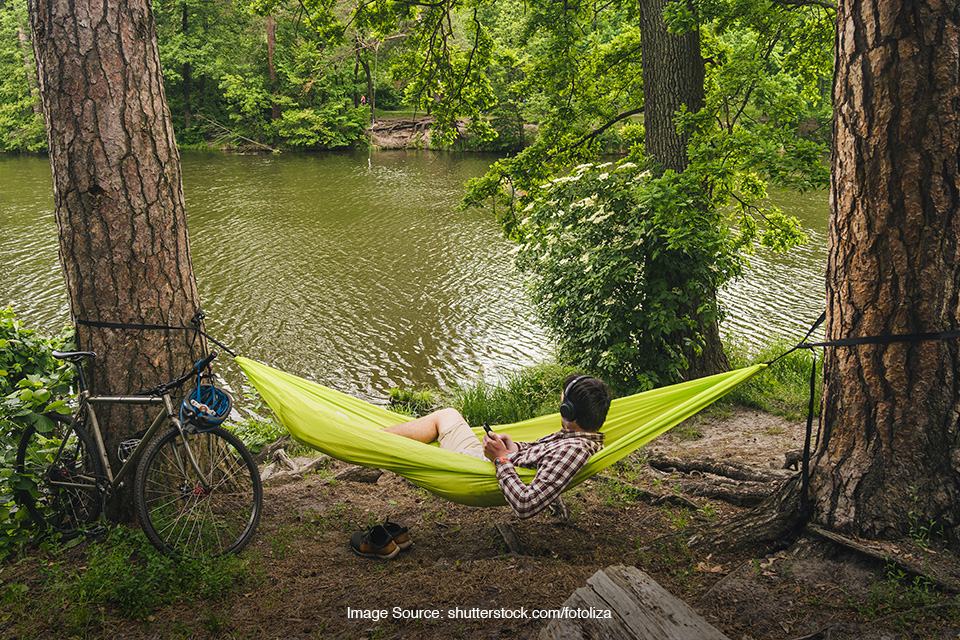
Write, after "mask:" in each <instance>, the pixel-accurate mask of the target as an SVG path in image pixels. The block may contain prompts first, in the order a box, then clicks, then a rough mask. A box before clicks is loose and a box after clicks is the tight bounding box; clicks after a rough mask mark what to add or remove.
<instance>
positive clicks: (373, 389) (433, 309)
mask: <svg viewBox="0 0 960 640" xmlns="http://www.w3.org/2000/svg"><path fill="white" fill-rule="evenodd" d="M490 161H491V158H485V157H482V156H477V155H463V156H460V155H453V154H439V153H430V152H416V153H411V152H378V153H374V154H369V155H368V154H366V153H358V154H331V155H292V154H285V155H282V156H276V157H274V156H229V155H221V154H198V153H185V154H183V176H184V193H185V198H186V204H187V214H188V222H189V226H190V234H191V235H190V238H191V250H192V252H193V259H194V266H195V270H196V274H197V280H198V282H199V286H200V294H201V300H202V301H203V305H204V310H205V311H206V313H207V322H208V329H209V331H210V332H211V334H212V335H213V336H214V337H216V338H218V339H219V340H221V341H223V342H224V343H226V344H227V345H230V346H232V347H233V348H234V349H235V350H237V351H238V352H239V353H242V354H243V355H246V356H248V357H251V358H254V359H258V360H262V361H264V362H267V363H269V364H272V365H274V366H277V367H279V368H281V369H285V370H288V371H290V372H292V373H296V374H298V375H302V376H305V377H308V378H311V379H314V380H317V381H319V382H322V383H324V384H327V385H330V386H332V387H334V388H336V389H340V390H342V391H346V392H348V393H352V394H354V395H358V396H361V397H365V398H368V399H373V398H377V399H382V398H383V396H384V395H385V392H386V390H387V389H389V388H390V387H391V386H396V385H403V386H419V385H436V386H441V387H449V386H450V385H451V384H453V383H456V382H463V381H467V380H471V379H474V378H476V377H477V376H480V375H484V376H486V377H488V378H491V377H494V376H496V375H498V374H502V373H504V372H507V371H511V370H515V369H517V368H519V367H522V366H525V365H527V364H530V363H532V362H534V361H537V360H539V359H542V358H544V357H546V356H547V354H548V353H549V351H550V346H549V344H548V340H547V339H546V338H545V333H544V330H543V329H542V328H541V327H540V326H539V325H538V324H537V322H536V321H535V320H534V319H533V318H532V311H531V307H530V305H529V303H528V301H527V300H526V297H525V294H524V291H523V287H522V279H521V277H520V276H519V274H517V273H516V271H515V270H514V268H513V266H512V262H511V259H510V255H509V253H508V251H509V249H510V245H509V244H508V243H507V242H506V241H504V240H503V239H502V238H501V237H500V235H499V229H498V227H497V224H496V221H495V220H494V219H493V217H492V216H491V215H490V214H489V213H486V212H482V211H476V210H472V211H458V210H457V203H458V202H459V200H460V197H461V196H462V193H463V183H464V182H465V181H466V180H468V179H469V178H471V177H474V176H478V175H481V174H482V173H483V172H484V171H485V170H486V168H487V166H488V165H489V163H490ZM50 184H51V183H50V169H49V162H48V161H47V159H46V158H30V157H22V158H21V157H4V156H0V265H3V268H2V269H0V304H5V303H6V302H8V301H9V302H10V303H12V304H13V306H14V309H15V311H16V312H17V314H18V316H19V317H20V318H21V319H22V320H23V321H24V322H25V324H26V325H27V326H30V327H39V328H40V329H41V330H42V331H44V332H45V333H47V334H53V333H56V332H57V331H58V329H59V328H60V326H61V325H62V324H63V323H64V322H65V321H66V319H67V315H68V310H67V300H66V292H65V289H64V286H63V281H62V276H61V274H60V268H59V264H58V261H57V243H56V228H55V224H54V220H53V214H52V208H53V199H52V195H51V186H50ZM776 199H777V200H778V201H779V202H778V204H780V205H781V206H782V207H783V208H784V209H785V210H786V211H787V213H790V214H792V215H796V216H798V217H799V218H800V219H801V221H802V222H803V224H804V225H805V227H807V229H808V230H809V232H810V235H811V240H812V241H811V243H810V244H809V245H807V246H805V247H801V248H800V249H797V250H795V251H793V252H791V253H790V254H788V255H787V256H770V255H766V254H763V253H758V254H757V255H756V256H754V257H753V259H752V267H751V269H750V270H749V271H748V272H747V274H746V276H745V278H744V279H743V280H741V281H740V282H738V283H734V284H733V285H732V286H730V287H728V288H727V289H726V290H725V291H723V292H722V298H723V300H724V301H725V302H726V303H727V307H728V316H727V319H726V320H725V322H724V324H723V331H724V333H725V334H731V333H732V334H737V335H743V336H745V337H746V339H747V340H748V341H749V342H757V341H764V340H766V339H768V338H769V337H770V336H772V335H776V334H782V335H788V336H791V337H794V336H798V335H802V334H803V332H804V329H805V328H806V325H807V324H808V323H809V322H810V321H811V320H812V319H814V318H815V317H816V316H817V315H818V314H819V313H820V310H821V309H822V306H823V297H824V296H823V282H822V280H823V278H822V272H823V264H824V262H825V244H826V241H825V229H826V219H827V215H826V211H827V204H826V195H825V194H824V193H823V192H819V193H814V194H808V195H804V196H797V195H796V194H779V195H777V196H776Z"/></svg>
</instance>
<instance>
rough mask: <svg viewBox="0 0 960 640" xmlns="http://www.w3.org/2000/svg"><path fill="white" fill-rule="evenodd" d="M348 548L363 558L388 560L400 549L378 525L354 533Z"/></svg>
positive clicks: (391, 537)
mask: <svg viewBox="0 0 960 640" xmlns="http://www.w3.org/2000/svg"><path fill="white" fill-rule="evenodd" d="M350 548H351V549H353V550H354V551H355V552H356V553H357V554H359V555H361V556H364V557H365V558H384V559H386V560H389V559H390V558H392V557H394V556H395V555H397V554H398V553H400V547H398V546H397V543H396V542H394V541H393V536H391V535H390V534H389V533H387V530H386V529H384V528H383V525H379V524H377V525H374V526H372V527H370V528H369V529H367V530H366V531H354V532H353V533H352V534H351V535H350Z"/></svg>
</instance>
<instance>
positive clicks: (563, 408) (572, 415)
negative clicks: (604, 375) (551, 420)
mask: <svg viewBox="0 0 960 640" xmlns="http://www.w3.org/2000/svg"><path fill="white" fill-rule="evenodd" d="M592 377H593V376H580V377H579V378H574V379H573V381H572V382H571V383H570V384H568V385H567V388H566V389H564V390H563V402H562V403H560V417H561V418H563V419H564V420H566V421H567V422H573V421H574V420H576V419H577V406H576V405H575V404H574V403H573V400H571V399H570V391H571V390H573V388H574V387H575V386H577V383H578V382H580V381H581V380H586V379H587V378H592Z"/></svg>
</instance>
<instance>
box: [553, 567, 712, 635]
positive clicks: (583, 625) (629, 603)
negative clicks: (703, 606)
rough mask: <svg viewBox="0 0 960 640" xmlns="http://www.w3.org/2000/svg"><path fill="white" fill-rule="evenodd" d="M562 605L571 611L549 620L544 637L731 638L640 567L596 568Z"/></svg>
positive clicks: (562, 610)
mask: <svg viewBox="0 0 960 640" xmlns="http://www.w3.org/2000/svg"><path fill="white" fill-rule="evenodd" d="M564 608H566V609H564ZM559 611H560V612H561V613H567V616H566V617H563V618H556V619H553V620H551V621H550V622H549V623H547V625H546V626H545V627H544V628H543V629H542V630H541V631H540V640H588V639H589V640H627V639H629V638H638V639H642V640H729V638H727V636H725V635H723V634H722V633H720V631H719V630H718V629H716V628H715V627H713V626H712V625H710V624H709V623H708V622H707V621H706V620H704V619H703V618H702V617H700V615H698V614H697V612H696V611H694V610H693V609H692V608H690V606H689V605H687V604H686V603H684V602H683V601H681V600H678V599H677V598H675V597H673V596H672V595H670V593H669V592H668V591H667V590H666V589H664V588H663V587H661V586H660V585H659V584H657V583H656V582H655V581H654V580H653V579H652V578H651V577H650V576H648V575H647V574H645V573H643V572H642V571H640V570H639V569H637V568H636V567H626V566H622V565H618V566H613V567H607V568H606V569H604V570H602V571H598V572H596V573H595V574H593V576H591V578H590V579H589V580H587V584H586V586H584V587H581V588H579V589H577V590H576V591H575V592H574V593H573V594H572V595H571V596H570V597H569V598H568V599H567V601H566V602H564V603H563V607H561V609H560V610H559ZM572 611H582V612H589V614H590V615H586V616H584V617H580V616H579V615H577V614H573V615H571V614H570V612H572ZM606 611H609V612H610V614H609V616H606V615H604V614H602V612H606ZM598 614H599V615H598Z"/></svg>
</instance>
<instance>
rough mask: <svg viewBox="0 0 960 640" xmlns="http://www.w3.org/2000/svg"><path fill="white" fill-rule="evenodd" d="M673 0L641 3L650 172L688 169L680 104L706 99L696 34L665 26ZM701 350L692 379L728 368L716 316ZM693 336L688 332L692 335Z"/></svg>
mask: <svg viewBox="0 0 960 640" xmlns="http://www.w3.org/2000/svg"><path fill="white" fill-rule="evenodd" d="M670 1H671V0H644V2H643V3H642V17H641V27H640V28H641V32H642V34H643V37H642V40H641V55H642V56H643V61H644V64H643V102H644V105H643V126H644V131H645V136H646V142H645V145H646V157H647V162H648V163H649V167H650V170H651V171H652V172H653V174H654V175H662V174H663V173H664V172H666V171H674V172H676V173H682V172H683V170H684V169H686V168H687V164H688V163H689V159H688V156H687V144H688V142H689V135H688V134H686V133H679V132H678V131H677V114H678V113H679V112H680V111H681V110H682V109H684V108H686V110H687V111H689V112H691V113H696V112H698V111H700V109H702V108H703V105H704V101H705V99H706V98H705V89H704V78H705V75H706V71H705V66H704V62H703V56H702V55H701V54H700V33H699V31H698V30H697V29H692V30H690V31H689V32H687V33H683V34H672V33H670V32H669V31H668V30H667V24H666V22H665V21H664V19H663V11H664V9H666V7H667V5H668V4H669V3H670ZM702 303H703V301H702V300H692V301H691V304H690V309H689V310H688V314H689V315H690V317H694V318H700V317H702V314H701V313H700V312H699V311H698V309H699V308H700V307H701V305H702ZM697 333H698V334H699V335H700V338H701V339H702V341H703V346H702V349H700V350H699V352H698V351H696V350H694V349H688V350H687V352H686V354H685V355H686V357H687V362H688V364H689V366H688V375H689V377H690V378H698V377H702V376H708V375H712V374H714V373H720V372H721V371H727V370H729V369H730V363H729V362H728V361H727V357H726V355H725V354H724V351H723V343H722V342H721V340H720V329H719V325H718V323H717V321H716V320H709V321H703V322H701V323H700V326H699V327H698V328H697ZM691 337H692V336H691Z"/></svg>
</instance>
